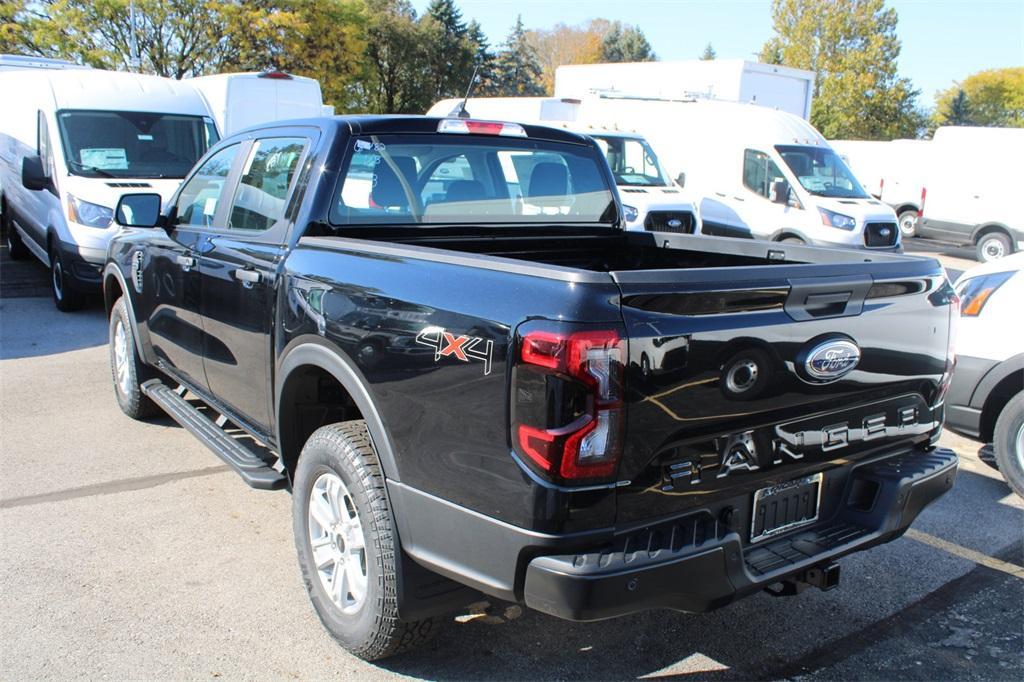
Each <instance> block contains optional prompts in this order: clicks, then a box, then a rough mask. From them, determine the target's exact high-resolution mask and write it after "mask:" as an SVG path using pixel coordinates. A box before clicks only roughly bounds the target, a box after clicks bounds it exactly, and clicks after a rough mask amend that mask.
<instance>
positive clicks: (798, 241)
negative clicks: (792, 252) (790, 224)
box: [779, 235, 807, 244]
mask: <svg viewBox="0 0 1024 682" xmlns="http://www.w3.org/2000/svg"><path fill="white" fill-rule="evenodd" d="M779 243H781V244H806V243H807V242H805V241H804V240H803V239H800V237H794V236H792V235H790V236H788V237H783V238H782V239H780V240H779Z"/></svg>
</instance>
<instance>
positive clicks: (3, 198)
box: [0, 69, 217, 311]
mask: <svg viewBox="0 0 1024 682" xmlns="http://www.w3.org/2000/svg"><path fill="white" fill-rule="evenodd" d="M0 92H3V93H5V95H6V100H5V103H4V106H3V107H2V108H0V186H2V188H3V193H2V195H0V205H2V208H3V221H4V228H5V229H4V232H5V233H6V235H7V241H8V245H9V247H10V254H11V257H12V258H24V257H26V256H28V255H29V254H30V253H31V254H33V255H35V256H36V257H37V258H38V259H39V260H41V261H42V262H43V263H44V264H46V265H48V266H49V267H50V270H51V281H52V289H53V297H54V302H55V303H56V305H57V307H58V308H59V309H60V310H65V311H66V310H73V309H75V308H77V307H79V306H80V305H81V302H82V294H83V293H85V292H88V291H90V290H97V291H98V290H99V286H100V271H101V269H102V267H103V263H104V260H105V258H106V251H107V243H108V242H109V241H110V237H111V236H112V234H113V232H114V231H115V229H116V228H115V227H114V225H113V222H112V218H113V207H114V206H115V205H116V203H117V199H118V197H120V196H121V195H122V194H124V193H125V192H132V191H137V192H157V193H159V194H160V195H162V196H163V197H164V198H165V199H167V198H169V197H170V195H171V194H172V193H173V192H174V190H175V189H177V187H178V184H179V183H180V181H181V179H182V178H184V177H185V175H186V174H187V173H188V172H189V170H191V168H192V166H193V164H194V163H195V162H196V160H197V159H199V157H200V156H202V155H203V153H204V152H205V151H206V149H207V148H208V147H209V146H210V144H212V143H213V142H214V141H215V140H216V139H217V132H216V129H215V128H214V124H213V119H212V118H211V116H210V114H209V111H208V109H207V107H206V104H205V102H203V100H202V98H200V97H199V95H198V93H196V91H195V90H194V89H192V88H191V87H190V86H188V85H185V84H183V83H181V82H180V81H174V80H170V79H167V78H159V77H157V76H142V75H139V74H132V73H121V72H114V71H101V70H99V69H80V70H79V69H67V70H53V69H16V70H9V71H4V72H2V73H0Z"/></svg>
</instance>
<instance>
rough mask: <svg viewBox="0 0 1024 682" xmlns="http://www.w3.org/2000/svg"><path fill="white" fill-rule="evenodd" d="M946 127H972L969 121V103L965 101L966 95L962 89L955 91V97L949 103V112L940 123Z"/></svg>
mask: <svg viewBox="0 0 1024 682" xmlns="http://www.w3.org/2000/svg"><path fill="white" fill-rule="evenodd" d="M942 125H947V126H969V125H974V123H973V122H972V121H971V103H970V102H969V101H968V100H967V93H966V92H964V90H963V88H960V89H958V90H957V92H956V95H955V96H954V97H953V99H952V100H950V102H949V111H947V112H946V116H945V118H944V120H943V121H942Z"/></svg>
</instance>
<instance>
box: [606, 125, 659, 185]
mask: <svg viewBox="0 0 1024 682" xmlns="http://www.w3.org/2000/svg"><path fill="white" fill-rule="evenodd" d="M591 137H593V138H594V140H595V141H596V142H597V146H598V147H600V148H601V151H602V152H604V155H605V158H607V159H608V165H609V166H611V169H612V175H614V176H615V184H617V185H620V186H641V187H668V186H669V184H671V183H669V180H668V176H667V175H666V174H665V171H664V169H663V168H662V167H661V164H660V163H658V157H657V156H655V155H654V150H653V149H651V146H650V145H649V144H647V140H643V139H638V138H635V137H618V136H615V135H591Z"/></svg>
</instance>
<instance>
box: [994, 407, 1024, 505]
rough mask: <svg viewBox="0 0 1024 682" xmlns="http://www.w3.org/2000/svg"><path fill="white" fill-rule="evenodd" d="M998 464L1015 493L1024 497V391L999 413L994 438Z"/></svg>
mask: <svg viewBox="0 0 1024 682" xmlns="http://www.w3.org/2000/svg"><path fill="white" fill-rule="evenodd" d="M992 445H993V449H994V450H995V451H996V464H998V465H999V472H1000V473H1001V474H1002V475H1003V478H1005V479H1006V482H1007V483H1009V484H1010V487H1011V488H1013V492H1015V493H1017V494H1018V495H1020V496H1021V497H1024V391H1021V392H1020V393H1018V394H1017V395H1015V396H1014V397H1012V398H1010V402H1008V403H1006V407H1004V408H1003V411H1002V412H1000V413H999V419H997V420H996V430H995V434H994V436H993V438H992Z"/></svg>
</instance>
